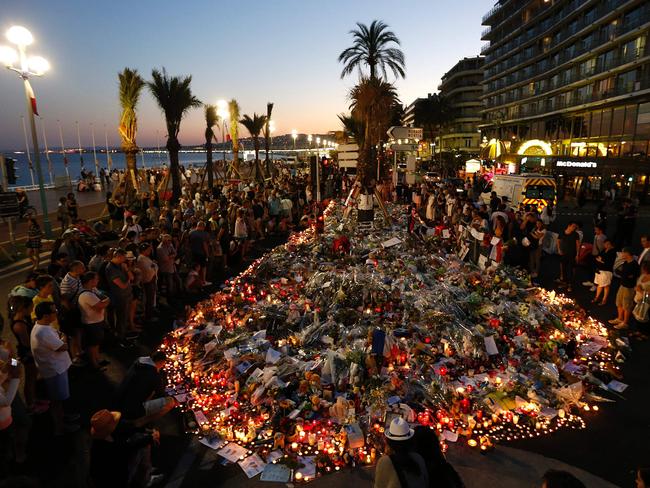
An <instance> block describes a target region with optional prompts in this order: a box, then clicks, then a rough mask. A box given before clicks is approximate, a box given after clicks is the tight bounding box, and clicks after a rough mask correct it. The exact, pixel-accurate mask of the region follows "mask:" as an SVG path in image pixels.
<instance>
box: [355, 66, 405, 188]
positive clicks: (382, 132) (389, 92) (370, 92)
mask: <svg viewBox="0 0 650 488" xmlns="http://www.w3.org/2000/svg"><path fill="white" fill-rule="evenodd" d="M350 99H351V100H352V103H351V105H350V109H351V111H352V117H354V118H355V119H357V120H359V121H362V122H363V128H364V135H363V143H362V144H360V147H359V165H358V172H359V174H360V176H361V178H362V181H365V182H366V183H368V182H370V180H371V179H373V178H375V177H376V176H377V169H376V168H377V166H378V164H379V155H378V154H375V153H374V151H373V149H374V148H375V147H381V142H382V140H383V139H384V138H385V137H386V131H387V130H388V128H389V126H390V122H391V119H392V114H393V111H394V110H395V105H397V104H399V103H400V102H399V99H398V98H397V93H396V91H395V87H394V86H393V85H392V84H391V83H388V82H386V81H383V80H379V79H376V78H375V79H373V78H362V79H361V81H360V82H359V84H358V85H357V86H355V87H353V88H352V89H351V90H350Z"/></svg>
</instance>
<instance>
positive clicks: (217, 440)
mask: <svg viewBox="0 0 650 488" xmlns="http://www.w3.org/2000/svg"><path fill="white" fill-rule="evenodd" d="M199 442H200V443H201V444H203V445H204V446H207V447H209V448H210V449H221V448H222V447H223V446H224V445H225V444H226V441H225V440H223V439H222V438H221V437H219V436H214V437H204V438H203V439H201V440H199Z"/></svg>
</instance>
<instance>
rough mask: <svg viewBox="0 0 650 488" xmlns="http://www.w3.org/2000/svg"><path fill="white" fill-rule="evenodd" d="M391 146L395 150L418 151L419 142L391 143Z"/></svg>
mask: <svg viewBox="0 0 650 488" xmlns="http://www.w3.org/2000/svg"><path fill="white" fill-rule="evenodd" d="M390 148H391V149H392V150H393V151H417V150H418V145H417V144H391V145H390Z"/></svg>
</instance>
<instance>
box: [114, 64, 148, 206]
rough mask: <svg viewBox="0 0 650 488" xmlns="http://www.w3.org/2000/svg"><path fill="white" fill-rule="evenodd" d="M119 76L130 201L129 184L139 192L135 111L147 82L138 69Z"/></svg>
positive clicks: (124, 72)
mask: <svg viewBox="0 0 650 488" xmlns="http://www.w3.org/2000/svg"><path fill="white" fill-rule="evenodd" d="M117 76H118V78H119V82H120V105H121V106H122V115H121V116H120V125H119V127H118V130H119V133H120V137H121V138H122V151H123V152H124V156H125V158H126V168H127V170H128V172H129V175H130V176H131V178H130V179H127V184H126V188H127V190H126V196H127V199H129V200H130V197H131V194H132V192H130V191H128V189H129V184H128V182H129V181H130V182H131V185H132V188H133V189H134V190H135V191H137V190H138V183H137V179H136V175H137V158H136V154H137V153H138V152H139V149H138V145H137V144H136V141H135V138H136V135H137V132H138V117H137V115H136V113H135V109H136V107H137V105H138V100H139V99H140V93H141V92H142V87H143V86H144V83H145V82H144V80H143V79H142V77H141V76H140V75H139V74H138V70H136V69H130V68H124V71H122V72H121V73H118V75H117Z"/></svg>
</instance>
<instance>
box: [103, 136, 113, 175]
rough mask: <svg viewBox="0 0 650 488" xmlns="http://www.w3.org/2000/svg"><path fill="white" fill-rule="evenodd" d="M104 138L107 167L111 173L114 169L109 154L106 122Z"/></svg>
mask: <svg viewBox="0 0 650 488" xmlns="http://www.w3.org/2000/svg"><path fill="white" fill-rule="evenodd" d="M104 139H105V141H106V167H107V168H108V172H109V173H110V172H111V170H112V164H111V157H110V156H109V155H108V132H107V131H106V124H104Z"/></svg>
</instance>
